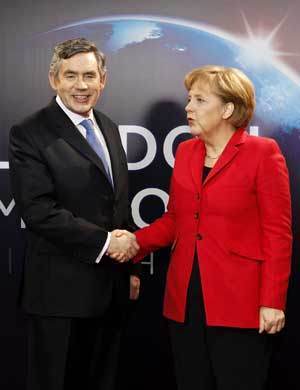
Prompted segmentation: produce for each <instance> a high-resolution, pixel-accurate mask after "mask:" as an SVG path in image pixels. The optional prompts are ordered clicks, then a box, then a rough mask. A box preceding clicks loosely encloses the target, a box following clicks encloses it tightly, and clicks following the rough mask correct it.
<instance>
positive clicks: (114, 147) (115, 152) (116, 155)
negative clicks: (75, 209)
mask: <svg viewBox="0 0 300 390" xmlns="http://www.w3.org/2000/svg"><path fill="white" fill-rule="evenodd" d="M94 115H95V118H96V121H97V123H98V126H99V128H100V130H101V132H102V134H103V137H104V139H105V142H106V145H107V148H108V152H109V156H110V162H111V169H112V175H113V181H114V191H115V195H116V197H117V195H118V193H119V189H120V188H119V184H120V181H119V178H118V173H119V172H120V163H121V156H120V149H119V146H118V145H119V140H118V139H116V134H115V129H114V128H112V127H111V126H107V124H106V121H104V120H102V119H101V113H99V111H95V110H94ZM103 169H104V168H103Z"/></svg>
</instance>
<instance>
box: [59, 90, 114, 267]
mask: <svg viewBox="0 0 300 390" xmlns="http://www.w3.org/2000/svg"><path fill="white" fill-rule="evenodd" d="M56 103H57V104H58V105H59V107H60V108H61V109H62V110H63V111H64V113H65V114H66V115H67V116H68V117H69V118H70V120H71V121H72V123H73V124H74V125H75V126H76V128H77V129H78V131H79V132H80V134H81V135H82V136H83V137H84V138H85V139H86V129H85V127H84V126H82V125H81V124H80V122H82V121H83V120H84V119H91V121H92V122H93V125H94V128H95V130H96V136H97V138H98V140H99V141H100V142H101V145H102V147H103V150H104V154H105V158H106V161H107V164H108V168H109V173H110V176H111V178H112V180H113V175H112V168H111V161H110V156H109V152H108V148H107V145H106V142H105V139H104V137H103V134H102V133H101V130H100V128H99V126H98V124H97V122H96V120H95V117H94V113H93V110H91V112H90V115H89V117H88V118H87V117H84V116H82V115H79V114H76V113H75V112H73V111H71V110H69V109H68V108H67V107H66V106H65V105H64V103H63V101H62V100H61V98H60V97H59V96H58V95H57V96H56ZM110 237H111V233H110V232H108V233H107V239H106V241H105V244H104V246H103V248H102V250H101V252H100V253H99V256H98V257H97V259H96V260H95V262H96V263H99V262H100V260H101V259H102V257H103V255H104V254H105V252H106V251H107V249H108V246H109V243H110Z"/></svg>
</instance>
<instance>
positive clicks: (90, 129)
mask: <svg viewBox="0 0 300 390" xmlns="http://www.w3.org/2000/svg"><path fill="white" fill-rule="evenodd" d="M80 125H82V126H83V127H84V128H85V129H86V140H87V142H88V143H89V144H90V146H91V147H92V148H93V150H94V151H95V152H96V153H97V155H98V157H100V159H101V161H102V163H103V166H104V169H105V172H106V176H107V178H108V179H109V181H110V183H111V185H112V186H113V182H112V178H111V175H110V171H109V166H108V162H107V160H106V157H105V154H104V149H103V146H102V144H101V142H100V141H99V139H98V137H97V135H96V132H95V128H94V125H93V122H92V120H91V119H84V120H83V121H82V122H80Z"/></svg>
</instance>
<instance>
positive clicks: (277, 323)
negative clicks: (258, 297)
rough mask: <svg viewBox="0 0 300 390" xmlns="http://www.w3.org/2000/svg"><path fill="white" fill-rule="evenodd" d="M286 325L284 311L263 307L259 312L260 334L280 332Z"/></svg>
mask: <svg viewBox="0 0 300 390" xmlns="http://www.w3.org/2000/svg"><path fill="white" fill-rule="evenodd" d="M284 325H285V315H284V312H283V311H282V310H279V309H273V308H272V307H265V306H262V307H261V308H260V311H259V333H262V332H263V331H266V332H267V333H269V334H274V333H277V332H280V331H281V329H282V328H283V327H284Z"/></svg>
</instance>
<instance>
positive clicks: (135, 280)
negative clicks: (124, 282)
mask: <svg viewBox="0 0 300 390" xmlns="http://www.w3.org/2000/svg"><path fill="white" fill-rule="evenodd" d="M140 284H141V280H140V278H139V277H138V276H136V275H130V295H129V299H130V300H132V301H136V300H137V299H138V297H139V295H140Z"/></svg>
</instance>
